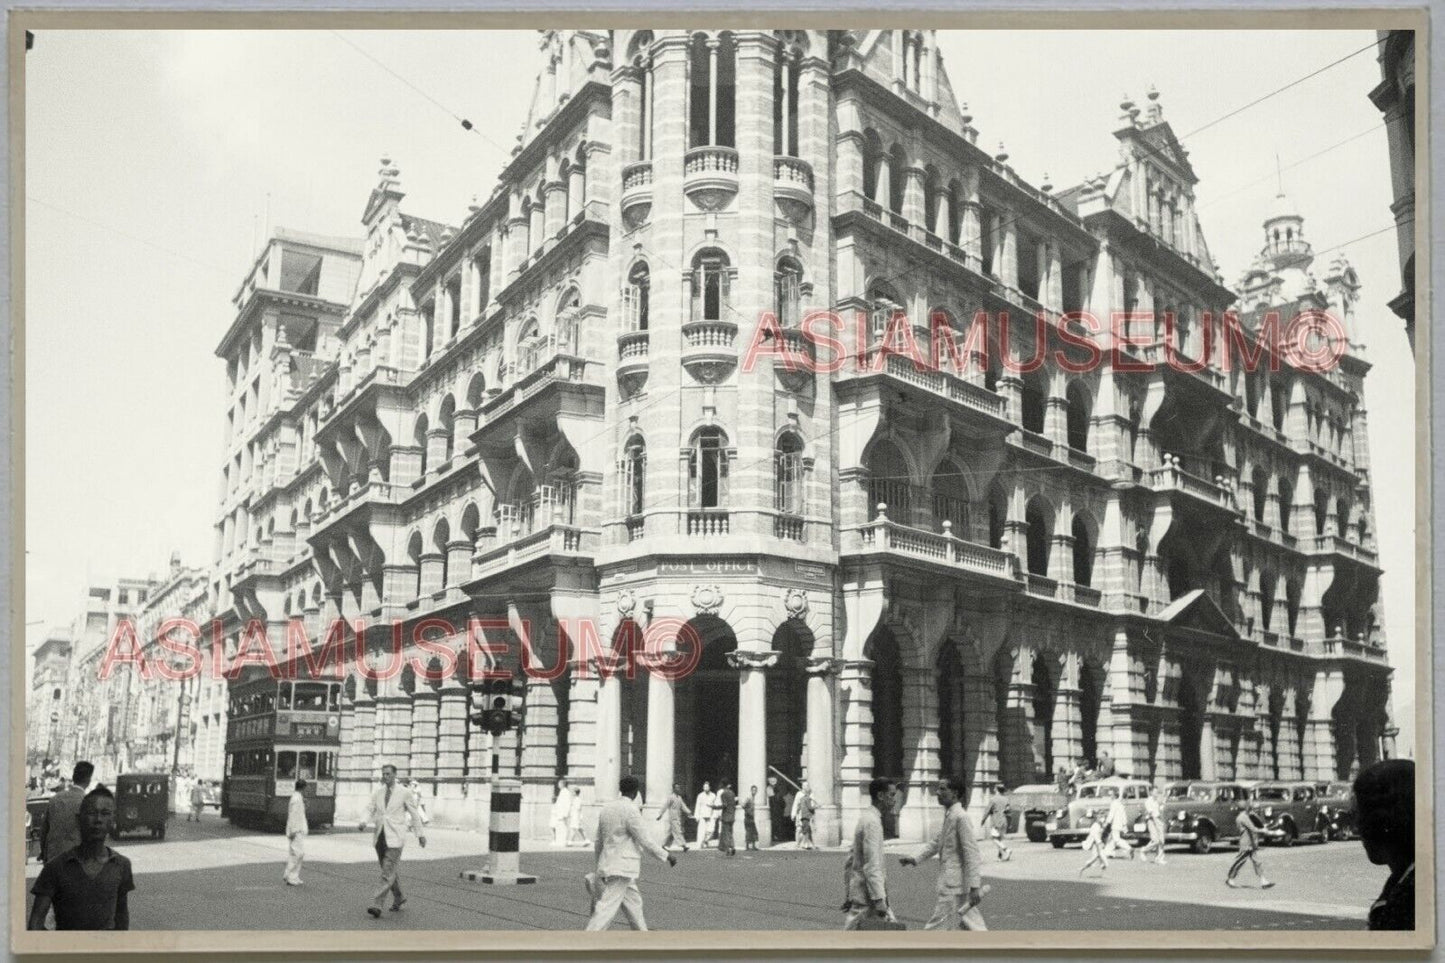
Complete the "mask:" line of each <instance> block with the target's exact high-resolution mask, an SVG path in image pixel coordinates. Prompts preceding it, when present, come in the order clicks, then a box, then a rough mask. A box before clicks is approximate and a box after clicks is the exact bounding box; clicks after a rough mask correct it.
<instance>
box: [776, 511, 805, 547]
mask: <svg viewBox="0 0 1445 963" xmlns="http://www.w3.org/2000/svg"><path fill="white" fill-rule="evenodd" d="M803 531H804V528H803V518H802V516H800V515H788V514H783V513H779V514H777V515H774V516H773V537H775V538H781V539H784V540H786V541H790V542H801V541H803Z"/></svg>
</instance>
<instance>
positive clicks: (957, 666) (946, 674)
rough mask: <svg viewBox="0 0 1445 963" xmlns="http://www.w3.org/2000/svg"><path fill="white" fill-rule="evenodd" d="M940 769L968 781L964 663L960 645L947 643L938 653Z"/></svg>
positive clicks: (946, 641)
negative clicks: (965, 738) (959, 649)
mask: <svg viewBox="0 0 1445 963" xmlns="http://www.w3.org/2000/svg"><path fill="white" fill-rule="evenodd" d="M935 668H936V670H937V673H938V766H939V769H940V770H941V771H942V772H943V773H946V774H949V775H956V776H958V777H960V778H963V779H967V778H968V777H969V776H971V775H972V773H970V772H969V771H968V769H967V768H966V766H965V761H964V755H965V754H964V724H963V705H964V695H963V660H962V659H961V658H960V657H959V654H958V646H956V645H954V644H953V641H952V640H945V641H944V643H943V647H942V648H941V649H939V650H938V662H937V664H936V666H935Z"/></svg>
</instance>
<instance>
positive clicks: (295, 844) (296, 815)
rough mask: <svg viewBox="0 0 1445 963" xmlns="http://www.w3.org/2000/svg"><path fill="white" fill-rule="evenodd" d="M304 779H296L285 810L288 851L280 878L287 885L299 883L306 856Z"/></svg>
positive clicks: (307, 830)
mask: <svg viewBox="0 0 1445 963" xmlns="http://www.w3.org/2000/svg"><path fill="white" fill-rule="evenodd" d="M305 788H306V780H305V779H298V780H296V790H295V791H294V792H293V793H291V803H290V806H289V807H288V808H287V810H286V839H287V841H288V842H289V844H290V852H289V853H288V854H287V856H286V871H285V872H283V873H282V874H281V879H282V880H283V881H285V883H286V885H287V886H300V885H301V861H302V860H303V859H305V858H306V837H307V835H309V834H310V832H311V827H310V826H308V825H307V824H306V796H305V794H304V792H303V790H305Z"/></svg>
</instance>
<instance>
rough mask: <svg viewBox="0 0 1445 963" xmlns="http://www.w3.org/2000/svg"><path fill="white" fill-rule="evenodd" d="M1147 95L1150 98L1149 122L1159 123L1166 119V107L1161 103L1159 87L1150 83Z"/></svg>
mask: <svg viewBox="0 0 1445 963" xmlns="http://www.w3.org/2000/svg"><path fill="white" fill-rule="evenodd" d="M1146 96H1147V97H1148V98H1149V113H1148V114H1147V115H1146V116H1147V117H1148V120H1149V123H1151V124H1157V123H1159V122H1160V121H1162V120H1163V119H1164V108H1163V107H1162V106H1161V105H1160V103H1159V88H1157V87H1155V86H1154V85H1153V84H1150V85H1149V93H1148V94H1147V95H1146Z"/></svg>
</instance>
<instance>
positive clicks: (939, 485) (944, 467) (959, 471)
mask: <svg viewBox="0 0 1445 963" xmlns="http://www.w3.org/2000/svg"><path fill="white" fill-rule="evenodd" d="M932 488H933V492H932V494H933V524H934V526H935V527H937V528H938V529H939V530H940V531H941V530H942V529H943V523H944V522H948V523H949V531H950V532H952V533H953V534H954V536H956V537H958V538H962V539H964V540H968V539H969V532H968V483H967V482H966V481H965V480H964V469H963V466H962V465H960V464H959V463H958V462H956V461H954V460H953V459H951V458H949V459H945V460H944V461H943V462H942V463H941V464H940V465H939V466H938V468H937V469H936V470H935V471H934V472H933V486H932Z"/></svg>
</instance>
